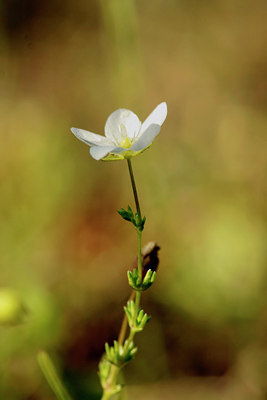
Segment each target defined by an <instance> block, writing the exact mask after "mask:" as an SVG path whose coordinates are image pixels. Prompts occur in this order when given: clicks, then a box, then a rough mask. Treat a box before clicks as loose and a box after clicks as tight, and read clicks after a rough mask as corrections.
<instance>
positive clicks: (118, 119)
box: [105, 108, 141, 145]
mask: <svg viewBox="0 0 267 400" xmlns="http://www.w3.org/2000/svg"><path fill="white" fill-rule="evenodd" d="M140 128H141V122H140V120H139V118H138V117H137V115H136V114H135V113H133V112H132V111H130V110H126V109H125V108H119V109H118V110H116V111H114V112H113V113H112V114H110V116H109V117H108V119H107V122H106V125H105V135H106V137H107V138H108V139H110V140H112V141H113V143H116V144H117V145H120V144H121V142H122V140H123V139H125V138H126V137H128V138H129V139H133V138H134V137H137V135H138V133H139V131H140Z"/></svg>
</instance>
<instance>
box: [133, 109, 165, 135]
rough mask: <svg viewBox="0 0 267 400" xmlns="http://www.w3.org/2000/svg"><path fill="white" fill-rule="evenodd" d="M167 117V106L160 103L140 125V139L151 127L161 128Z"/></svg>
mask: <svg viewBox="0 0 267 400" xmlns="http://www.w3.org/2000/svg"><path fill="white" fill-rule="evenodd" d="M166 117H167V104H166V103H165V102H163V103H160V104H159V105H158V106H157V107H156V108H155V110H153V111H152V113H151V114H149V116H148V117H147V119H146V120H145V121H144V122H143V123H142V127H141V131H140V135H139V136H140V137H141V135H143V133H144V132H145V131H146V129H147V128H148V127H149V126H150V125H151V124H155V125H159V126H161V125H162V124H163V122H164V121H165V119H166Z"/></svg>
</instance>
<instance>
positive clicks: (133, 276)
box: [127, 268, 157, 292]
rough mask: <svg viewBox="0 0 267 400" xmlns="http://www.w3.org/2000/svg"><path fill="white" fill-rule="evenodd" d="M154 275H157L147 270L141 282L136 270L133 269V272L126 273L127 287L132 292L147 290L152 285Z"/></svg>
mask: <svg viewBox="0 0 267 400" xmlns="http://www.w3.org/2000/svg"><path fill="white" fill-rule="evenodd" d="M156 275H157V273H156V271H152V270H151V269H149V270H148V271H147V273H146V275H145V277H144V279H143V280H142V279H141V278H140V276H139V274H138V271H137V269H136V268H134V269H133V271H128V272H127V277H128V282H129V285H130V286H131V287H132V288H133V289H134V290H137V291H139V292H142V291H144V290H147V289H148V288H149V287H150V286H151V285H152V284H153V283H154V281H155V279H156Z"/></svg>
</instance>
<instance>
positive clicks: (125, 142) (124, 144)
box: [120, 136, 132, 149]
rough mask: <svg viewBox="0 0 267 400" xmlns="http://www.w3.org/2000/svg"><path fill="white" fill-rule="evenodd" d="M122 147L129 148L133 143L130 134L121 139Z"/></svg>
mask: <svg viewBox="0 0 267 400" xmlns="http://www.w3.org/2000/svg"><path fill="white" fill-rule="evenodd" d="M120 145H121V147H123V148H124V149H129V148H130V147H131V145H132V142H131V140H130V139H129V138H128V136H124V137H123V138H122V140H121V143H120Z"/></svg>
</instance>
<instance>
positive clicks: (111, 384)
mask: <svg viewBox="0 0 267 400" xmlns="http://www.w3.org/2000/svg"><path fill="white" fill-rule="evenodd" d="M127 164H128V169H129V174H130V178H131V184H132V189H133V195H134V200H135V205H136V211H137V212H138V214H139V216H140V218H142V216H141V209H140V204H139V200H138V195H137V190H136V184H135V180H134V174H133V167H132V163H131V160H130V159H127ZM137 239H138V253H137V263H138V264H137V265H138V275H139V278H140V279H142V270H143V266H142V231H141V230H140V229H137ZM134 297H135V310H136V311H135V312H136V316H135V317H136V318H137V315H138V311H139V308H140V302H141V292H139V291H133V292H132V294H131V296H130V298H129V300H133V299H134ZM126 331H127V317H126V315H124V318H123V321H122V325H121V329H120V333H119V337H118V343H119V345H123V343H124V340H125V336H126ZM135 333H136V332H135V331H133V330H132V329H130V333H129V336H128V338H127V341H128V346H129V345H130V343H131V341H132V340H133V338H134V336H135ZM128 346H127V345H126V346H125V349H124V351H125V352H127V350H128ZM119 372H120V368H119V367H117V366H116V365H112V366H111V369H110V373H109V378H108V380H107V386H106V387H105V388H104V392H103V394H102V397H101V400H108V399H109V398H110V397H111V396H112V391H111V390H110V389H112V388H115V387H116V382H117V377H118V374H119Z"/></svg>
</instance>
